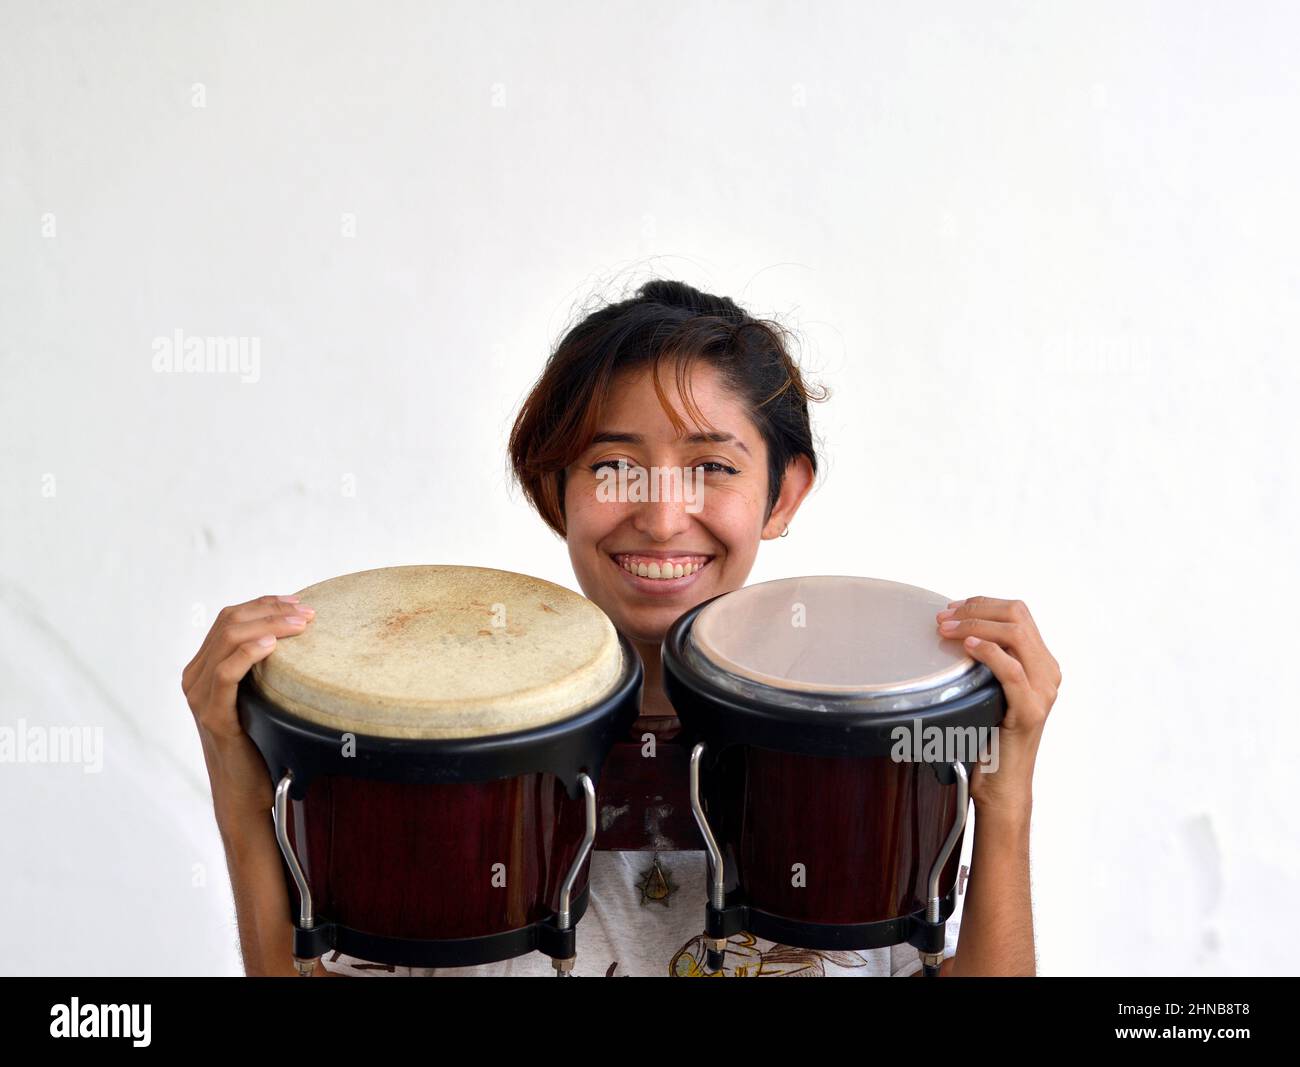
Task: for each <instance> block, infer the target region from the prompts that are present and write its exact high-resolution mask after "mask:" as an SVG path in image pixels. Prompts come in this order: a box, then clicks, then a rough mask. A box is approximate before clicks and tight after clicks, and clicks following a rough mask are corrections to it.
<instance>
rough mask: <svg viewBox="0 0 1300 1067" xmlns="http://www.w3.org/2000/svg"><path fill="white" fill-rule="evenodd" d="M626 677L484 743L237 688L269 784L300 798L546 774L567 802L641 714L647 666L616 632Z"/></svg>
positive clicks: (251, 685) (248, 686)
mask: <svg viewBox="0 0 1300 1067" xmlns="http://www.w3.org/2000/svg"><path fill="white" fill-rule="evenodd" d="M618 640H619V645H620V647H621V649H622V651H623V673H622V675H621V676H620V678H619V680H618V683H617V684H616V685H615V686H614V688H613V689H611V690H610V692H609V693H607V694H606V695H605V696H604V697H602V698H601V699H600V700H599V701H597V702H596V703H595V704H593V705H591V706H590V707H588V708H585V709H583V710H582V711H580V712H578V713H577V714H575V715H572V716H570V717H568V718H566V719H561V720H558V721H557V722H551V723H543V724H542V725H540V726H532V727H529V728H527V729H525V730H516V731H511V732H508V733H500V734H487V735H484V736H481V737H458V738H402V737H384V736H379V735H376V734H365V733H359V732H357V731H352V730H340V729H337V728H334V727H329V726H324V725H322V724H320V723H314V722H311V721H309V720H307V719H303V718H300V717H298V716H297V715H294V714H293V713H292V712H289V711H286V710H284V709H283V708H281V707H279V706H278V705H276V704H275V703H274V702H273V701H272V700H271V699H270V698H269V697H268V696H267V695H266V693H265V692H263V690H262V689H261V687H260V686H259V685H258V684H257V682H256V681H255V680H254V679H253V677H252V673H251V672H250V673H249V674H247V675H245V676H244V678H243V680H242V681H241V682H240V683H239V688H238V694H237V698H236V706H237V709H238V712H239V719H240V724H241V726H243V728H244V731H245V732H246V733H247V734H248V735H249V737H250V738H251V739H252V741H253V743H254V744H255V745H256V746H257V748H258V750H259V751H260V752H261V754H262V757H263V759H265V760H266V762H267V767H268V769H269V770H270V772H271V775H272V778H273V779H276V780H278V779H279V777H280V776H281V775H282V774H284V773H286V772H287V773H289V774H291V775H292V778H293V786H292V796H293V797H294V798H295V799H298V798H301V797H302V796H303V795H304V792H305V789H306V786H307V784H308V783H309V782H310V781H311V780H312V779H314V778H316V777H318V776H321V775H338V776H342V777H352V778H366V779H372V780H389V781H398V782H414V783H467V782H489V781H497V780H500V779H503V778H513V777H517V776H519V775H521V774H530V773H541V774H545V773H550V774H554V775H556V776H557V777H558V778H560V779H561V780H563V781H564V783H565V785H566V786H567V787H568V790H569V794H570V796H573V797H576V796H578V795H579V792H580V785H579V777H580V776H581V775H583V774H585V775H586V776H587V777H588V778H590V779H591V781H592V784H593V785H594V784H595V783H596V782H597V781H598V780H599V777H600V771H601V765H602V764H603V763H604V760H605V757H606V755H608V752H609V749H610V748H611V747H612V746H613V744H614V742H615V741H616V740H617V739H618V738H619V737H621V736H622V735H623V734H625V733H626V732H627V730H628V729H629V728H630V726H631V724H632V723H633V721H635V719H636V717H637V715H638V714H639V713H640V704H641V700H640V697H641V689H642V685H643V683H644V678H645V668H644V665H643V664H642V662H641V657H640V655H639V654H638V653H637V651H636V649H635V648H634V647H633V645H632V643H631V642H630V641H629V640H628V639H627V638H626V637H625V636H624V635H623V634H622V633H621V632H620V633H619V634H618ZM345 734H349V735H351V737H352V738H354V739H355V744H354V748H355V755H353V756H344V755H343V754H342V751H341V749H342V745H341V739H342V737H343V736H344V735H345Z"/></svg>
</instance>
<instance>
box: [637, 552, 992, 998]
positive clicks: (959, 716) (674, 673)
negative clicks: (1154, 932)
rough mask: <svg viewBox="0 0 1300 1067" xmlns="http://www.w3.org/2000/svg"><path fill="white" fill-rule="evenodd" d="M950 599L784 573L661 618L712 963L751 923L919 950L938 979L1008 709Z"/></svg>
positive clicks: (786, 932) (831, 943)
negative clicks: (973, 776) (940, 617)
mask: <svg viewBox="0 0 1300 1067" xmlns="http://www.w3.org/2000/svg"><path fill="white" fill-rule="evenodd" d="M947 603H948V599H947V598H946V597H943V596H940V595H939V594H937V593H932V592H929V591H927V590H924V589H918V588H916V587H914V586H910V585H901V584H899V583H897V582H887V581H880V580H878V579H873V578H854V577H808V578H789V579H783V580H780V581H774V582H765V583H762V584H759V585H753V586H749V587H747V588H744V589H739V590H736V591H735V592H731V593H725V594H722V595H721V596H718V597H715V598H713V599H712V600H709V601H707V602H705V603H704V604H701V605H699V606H697V607H695V608H693V609H691V610H690V611H688V612H686V613H685V614H684V615H683V616H681V618H679V619H678V620H677V621H676V622H675V623H674V624H673V625H672V627H671V628H670V629H669V631H668V633H667V635H666V636H665V639H664V646H663V667H664V688H665V690H666V692H667V694H668V697H669V699H670V700H671V701H672V703H673V705H674V707H675V708H676V710H677V714H678V717H679V718H680V720H681V722H682V728H683V732H684V733H685V734H686V735H687V741H688V743H689V744H690V745H691V746H692V751H691V768H690V774H691V781H690V795H691V807H692V810H693V812H694V815H695V819H696V822H697V823H698V825H699V828H700V832H701V834H702V835H703V837H704V840H705V845H706V848H707V851H708V854H709V875H710V877H709V900H708V903H707V905H706V910H705V940H706V945H707V947H708V949H709V961H708V962H709V965H710V966H711V967H713V968H715V969H716V968H718V967H720V966H721V964H722V952H723V951H725V947H726V944H727V938H729V937H730V936H731V935H732V934H735V933H739V932H740V931H742V930H743V931H748V932H749V933H751V934H753V935H755V936H758V937H765V938H768V939H770V940H772V941H775V942H779V943H782V944H787V945H796V946H800V947H804V948H819V949H870V948H883V947H886V946H889V945H895V944H902V943H908V944H912V945H914V946H916V948H917V949H918V951H919V953H920V955H921V957H922V961H923V963H924V965H925V972H926V973H927V974H934V973H936V972H937V969H938V965H939V963H940V962H942V954H943V947H944V932H945V926H946V922H947V919H948V917H949V916H950V915H951V914H952V912H953V909H954V908H955V906H956V887H955V883H956V875H957V870H956V868H957V863H958V859H959V858H960V855H961V847H960V846H961V841H962V837H963V834H964V832H965V827H966V812H967V806H968V804H967V801H968V797H969V794H968V782H969V774H970V769H971V767H972V766H974V765H975V764H976V763H978V762H979V760H980V756H981V750H982V748H983V746H981V745H980V744H979V742H980V741H981V740H987V738H988V734H987V730H988V728H990V727H994V726H996V725H997V724H998V723H1000V722H1001V720H1002V716H1003V713H1004V711H1005V698H1004V695H1003V692H1002V688H1001V686H1000V685H998V683H997V681H996V679H995V678H994V677H993V675H992V672H990V671H989V669H988V668H987V667H985V666H984V665H983V664H981V663H978V662H977V661H975V660H973V659H972V658H971V657H969V656H968V655H966V653H965V650H964V648H963V647H962V645H961V643H960V642H958V641H952V640H948V639H945V638H942V637H940V636H939V633H938V630H937V628H936V626H935V613H936V612H937V611H939V610H942V609H943V608H944V607H946V606H947ZM972 728H973V729H972ZM936 730H937V732H936ZM954 741H955V742H956V744H955V745H954V744H953V742H954ZM971 742H974V743H971ZM954 752H955V755H954Z"/></svg>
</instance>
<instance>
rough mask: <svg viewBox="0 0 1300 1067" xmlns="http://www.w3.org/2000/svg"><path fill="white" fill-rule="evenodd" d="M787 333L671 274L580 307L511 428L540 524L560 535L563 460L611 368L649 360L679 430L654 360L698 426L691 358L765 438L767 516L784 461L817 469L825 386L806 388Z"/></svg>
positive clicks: (517, 469)
mask: <svg viewBox="0 0 1300 1067" xmlns="http://www.w3.org/2000/svg"><path fill="white" fill-rule="evenodd" d="M788 337H789V332H788V331H787V330H786V328H785V327H783V326H782V325H780V324H779V323H777V322H775V321H772V320H769V319H757V318H754V317H752V316H750V315H749V314H748V313H747V312H746V311H744V310H743V309H742V308H740V307H739V306H738V305H737V304H736V303H735V301H733V300H731V299H730V298H729V297H725V296H713V295H711V294H709V293H702V292H700V291H699V290H698V289H694V288H692V287H691V286H689V285H686V284H685V283H683V282H678V281H668V280H655V281H650V282H646V283H645V284H644V285H642V286H641V287H640V288H639V289H638V290H637V291H636V294H635V295H634V296H633V297H631V298H630V299H627V300H623V301H620V302H618V303H614V304H609V305H607V306H605V307H603V308H601V309H600V310H598V311H596V312H594V313H592V314H590V315H588V316H587V317H586V318H585V319H583V320H582V321H581V322H579V323H578V324H577V325H576V326H574V327H573V328H572V329H571V330H569V332H568V333H567V334H565V336H564V338H563V340H561V341H560V343H559V344H558V345H557V346H556V348H555V351H554V352H552V353H551V356H550V358H549V359H548V360H547V361H546V366H545V367H544V368H543V370H542V374H541V377H539V378H538V380H537V383H536V384H535V385H534V386H533V389H532V391H531V392H530V393H529V394H528V398H527V399H526V400H525V401H524V404H523V407H522V408H521V409H520V411H519V415H518V417H517V418H516V419H515V424H514V428H513V429H512V430H511V432H510V464H511V467H512V469H513V473H514V477H515V480H516V481H517V482H518V483H519V485H520V487H521V488H522V489H523V491H524V494H525V495H526V496H527V497H528V500H529V501H530V502H531V503H532V505H533V507H535V508H536V509H537V512H538V514H539V515H541V517H542V518H543V519H544V520H545V522H546V524H547V525H548V526H550V527H551V529H553V530H554V531H555V532H556V533H558V534H559V535H560V536H561V537H563V536H564V534H565V521H564V473H565V468H567V467H568V466H569V464H571V463H572V462H573V461H574V460H575V459H577V458H578V456H580V455H581V454H582V452H583V451H584V450H585V449H586V448H587V447H588V445H590V443H591V440H592V438H593V437H594V436H595V434H596V430H597V428H598V424H599V421H600V418H601V415H602V411H603V408H604V404H605V400H606V397H607V396H608V393H609V388H610V385H611V383H612V381H613V379H614V377H615V376H616V375H617V374H620V373H622V372H623V371H625V370H629V369H632V368H637V367H641V366H647V365H648V366H649V367H650V368H651V376H652V380H653V382H654V388H655V394H656V395H657V396H658V398H659V403H660V404H661V405H662V406H663V409H664V411H665V412H666V413H667V415H668V418H669V419H670V420H671V422H672V424H673V426H674V428H676V429H677V431H678V432H679V433H680V432H681V431H682V429H683V424H682V422H681V420H680V419H678V418H677V416H676V414H675V413H674V412H673V409H672V406H671V404H670V403H669V401H668V397H667V394H666V393H665V391H664V389H663V386H662V384H661V382H660V380H659V367H660V365H661V364H663V363H665V362H671V363H673V364H674V366H675V370H676V383H677V388H678V391H679V393H680V394H681V396H682V399H683V401H684V403H685V404H686V407H687V410H688V412H689V413H690V416H691V418H692V419H693V420H694V421H695V423H696V425H697V426H699V427H700V428H701V429H703V428H704V426H703V424H704V419H703V416H702V414H701V413H700V411H699V409H698V408H697V407H696V406H695V403H694V400H693V399H692V398H691V396H690V395H689V378H688V372H689V368H690V365H691V364H692V363H693V362H694V361H695V360H702V361H704V362H705V363H708V364H709V365H711V366H712V367H714V368H716V369H717V370H718V371H719V372H720V374H721V375H722V378H723V381H724V382H726V384H727V386H728V387H729V388H731V389H733V390H734V391H735V392H736V393H737V394H739V395H740V396H741V397H743V398H744V401H745V406H746V408H747V410H748V413H749V416H750V418H751V419H752V420H753V422H754V424H755V425H756V426H757V427H758V430H759V432H760V433H761V434H762V437H763V440H764V441H765V442H767V456H768V461H767V469H768V500H767V511H766V512H765V513H764V518H765V519H766V518H767V516H769V515H771V513H772V508H773V507H775V506H776V501H777V499H778V497H779V496H780V495H781V480H782V478H783V477H784V475H785V469H786V467H787V466H788V465H789V463H790V461H791V460H793V459H794V458H795V457H797V456H801V455H802V456H807V457H808V459H809V462H811V463H812V469H813V473H814V475H815V474H816V472H817V467H818V462H817V452H816V449H815V447H814V444H813V435H812V425H811V422H810V419H809V417H808V402H809V401H810V400H812V401H820V400H824V399H826V397H827V396H828V395H829V393H828V391H827V390H826V389H825V388H818V389H809V388H808V386H807V385H806V384H805V383H804V379H803V375H802V374H801V373H800V370H799V367H798V365H797V364H796V363H795V361H794V359H793V358H791V356H790V352H789V347H788V344H787V338H788Z"/></svg>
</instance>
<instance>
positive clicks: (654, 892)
mask: <svg viewBox="0 0 1300 1067" xmlns="http://www.w3.org/2000/svg"><path fill="white" fill-rule="evenodd" d="M637 888H638V889H639V890H640V891H641V903H642V904H662V905H663V906H664V907H665V908H667V907H670V906H671V905H670V902H669V899H668V898H669V897H671V896H672V895H673V894H674V893H676V892H677V890H678V888H679V886H678V885H677V884H676V883H675V882H673V879H672V872H671V871H670V870H669V869H668V868H667V867H666V866H665V865H664V864H662V863H660V862H659V853H658V852H656V853H655V855H654V859H653V860H651V861H650V866H649V867H647V868H646V869H645V870H644V871H642V872H641V881H640V882H639V883H638V885H637Z"/></svg>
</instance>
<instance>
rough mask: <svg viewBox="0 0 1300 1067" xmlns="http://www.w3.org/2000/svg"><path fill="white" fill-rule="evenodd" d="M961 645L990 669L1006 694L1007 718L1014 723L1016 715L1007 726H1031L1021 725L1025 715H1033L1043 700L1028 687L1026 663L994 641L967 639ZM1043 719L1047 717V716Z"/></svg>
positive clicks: (975, 638) (976, 638)
mask: <svg viewBox="0 0 1300 1067" xmlns="http://www.w3.org/2000/svg"><path fill="white" fill-rule="evenodd" d="M962 646H963V647H964V648H965V649H966V651H967V652H968V653H969V654H970V656H971V657H972V658H973V659H977V660H979V662H981V663H983V664H984V665H985V666H986V667H988V669H989V670H991V671H992V672H993V676H994V677H995V678H997V680H998V681H999V682H1000V683H1001V685H1002V689H1003V691H1004V692H1005V693H1006V695H1007V719H1008V720H1012V716H1013V714H1014V715H1015V721H1008V722H1006V725H1007V726H1009V727H1016V728H1019V727H1020V726H1021V725H1032V724H1031V723H1022V722H1021V721H1020V718H1021V716H1022V715H1032V714H1034V712H1033V711H1032V710H1031V709H1036V708H1038V707H1040V706H1041V704H1042V701H1041V700H1040V699H1039V697H1038V695H1037V694H1036V693H1035V692H1034V690H1033V687H1032V686H1031V685H1030V684H1029V676H1028V675H1027V674H1026V673H1025V668H1024V664H1022V663H1021V662H1020V660H1018V659H1016V657H1015V656H1013V655H1011V653H1009V652H1007V651H1006V650H1005V649H1003V648H1001V647H999V646H998V645H997V644H996V643H995V642H993V641H984V640H981V639H980V638H978V637H968V638H966V640H965V641H963V642H962ZM1043 717H1044V718H1046V716H1045V715H1044V716H1043Z"/></svg>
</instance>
